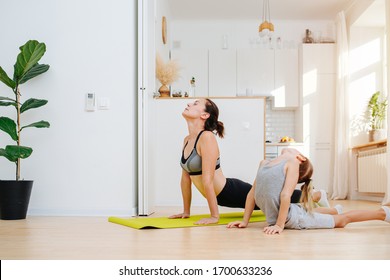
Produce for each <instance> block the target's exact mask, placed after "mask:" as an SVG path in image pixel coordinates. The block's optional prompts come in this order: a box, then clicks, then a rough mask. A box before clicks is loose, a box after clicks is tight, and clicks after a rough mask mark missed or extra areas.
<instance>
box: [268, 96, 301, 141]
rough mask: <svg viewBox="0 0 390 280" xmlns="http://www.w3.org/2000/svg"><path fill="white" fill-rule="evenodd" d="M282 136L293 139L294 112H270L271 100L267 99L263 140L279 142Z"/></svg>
mask: <svg viewBox="0 0 390 280" xmlns="http://www.w3.org/2000/svg"><path fill="white" fill-rule="evenodd" d="M283 136H289V137H292V138H295V111H294V110H272V100H271V99H270V98H267V102H266V109H265V140H268V141H271V142H279V140H280V138H282V137H283Z"/></svg>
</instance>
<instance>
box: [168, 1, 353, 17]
mask: <svg viewBox="0 0 390 280" xmlns="http://www.w3.org/2000/svg"><path fill="white" fill-rule="evenodd" d="M167 1H168V3H169V5H170V8H171V12H172V17H173V18H175V19H221V20H223V19H259V18H261V16H262V13H263V0H167ZM354 1H355V0H269V2H270V10H271V19H276V20H278V19H279V20H333V19H335V17H336V15H337V13H338V12H340V11H341V10H343V9H347V8H348V7H349V6H350V5H351V3H352V2H354Z"/></svg>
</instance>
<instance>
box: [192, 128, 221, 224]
mask: <svg viewBox="0 0 390 280" xmlns="http://www.w3.org/2000/svg"><path fill="white" fill-rule="evenodd" d="M198 143H199V146H198V147H197V151H198V153H199V155H200V156H201V157H202V184H203V187H204V192H205V196H206V199H207V203H208V205H209V209H210V214H211V217H210V218H205V219H201V220H199V221H197V222H196V224H215V223H218V221H219V211H218V203H217V197H216V195H215V189H214V174H215V164H216V162H217V159H218V157H219V148H218V143H217V140H216V139H215V136H214V134H213V133H212V132H210V131H205V132H203V134H202V137H200V139H199V142H198Z"/></svg>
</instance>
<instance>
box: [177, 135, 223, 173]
mask: <svg viewBox="0 0 390 280" xmlns="http://www.w3.org/2000/svg"><path fill="white" fill-rule="evenodd" d="M203 131H204V130H202V131H201V132H199V134H198V136H197V137H196V140H195V144H194V148H193V149H192V151H191V154H190V155H189V156H188V158H186V159H185V158H184V149H185V148H186V146H187V144H188V141H187V143H186V144H185V145H184V148H183V151H182V155H181V161H180V166H181V167H182V168H183V169H184V170H185V171H187V172H188V173H189V174H190V175H191V176H192V175H201V174H202V157H201V156H200V155H199V154H198V152H197V151H196V144H197V143H198V140H199V137H200V135H201V134H202V133H203ZM218 168H220V160H219V158H218V159H217V163H216V166H215V170H217V169H218Z"/></svg>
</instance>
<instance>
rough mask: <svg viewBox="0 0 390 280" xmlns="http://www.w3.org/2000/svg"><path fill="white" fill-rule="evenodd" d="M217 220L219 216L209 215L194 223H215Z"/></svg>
mask: <svg viewBox="0 0 390 280" xmlns="http://www.w3.org/2000/svg"><path fill="white" fill-rule="evenodd" d="M218 222H219V218H217V217H210V218H203V219H200V220H199V221H197V222H195V223H194V224H195V225H209V224H217V223H218Z"/></svg>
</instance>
